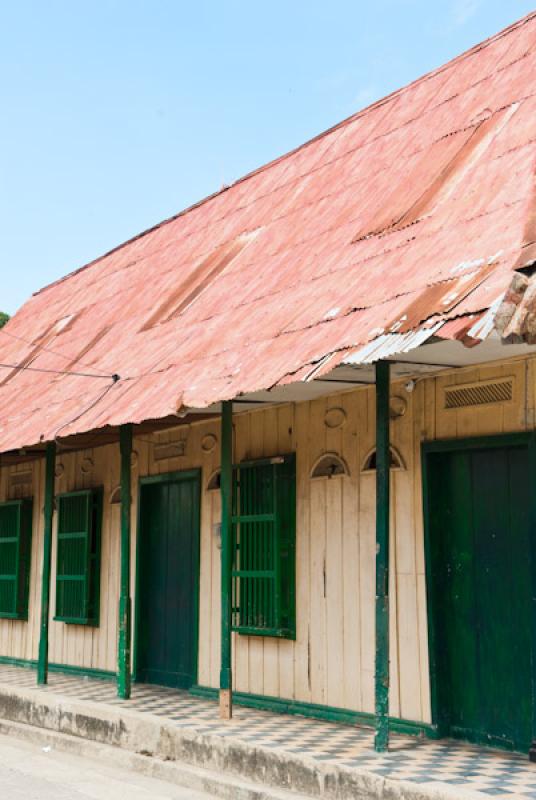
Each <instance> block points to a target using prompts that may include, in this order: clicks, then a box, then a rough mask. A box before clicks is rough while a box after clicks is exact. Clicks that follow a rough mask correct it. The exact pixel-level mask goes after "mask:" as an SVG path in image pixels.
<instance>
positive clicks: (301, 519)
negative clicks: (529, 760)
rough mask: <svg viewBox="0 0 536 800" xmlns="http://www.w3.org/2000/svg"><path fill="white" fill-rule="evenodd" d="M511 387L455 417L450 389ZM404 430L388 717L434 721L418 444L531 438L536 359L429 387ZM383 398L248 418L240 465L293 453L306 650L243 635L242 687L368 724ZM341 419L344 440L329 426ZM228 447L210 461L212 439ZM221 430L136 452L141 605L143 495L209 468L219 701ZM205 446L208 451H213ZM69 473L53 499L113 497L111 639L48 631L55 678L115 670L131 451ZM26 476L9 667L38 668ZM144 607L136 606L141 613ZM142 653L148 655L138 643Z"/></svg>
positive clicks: (345, 398)
mask: <svg viewBox="0 0 536 800" xmlns="http://www.w3.org/2000/svg"><path fill="white" fill-rule="evenodd" d="M509 376H513V377H514V379H515V380H514V400H513V402H511V403H507V404H504V405H490V406H480V407H473V408H466V409H463V408H462V409H454V410H453V409H449V410H446V409H444V402H443V389H444V387H445V386H447V385H452V384H453V383H460V384H462V383H469V382H472V381H477V380H487V379H491V378H502V377H509ZM392 394H397V395H400V396H401V397H404V399H405V400H406V401H407V411H406V413H405V414H404V416H403V417H400V418H398V419H396V420H394V421H393V422H392V424H391V441H392V444H393V446H394V447H395V448H396V449H397V450H398V451H399V452H400V454H401V456H402V458H403V459H404V461H405V464H406V467H407V469H406V470H405V471H396V472H392V473H391V531H390V548H391V570H390V576H389V592H390V622H391V624H390V653H391V687H390V698H389V704H390V714H391V715H392V716H394V717H403V718H406V719H412V720H418V721H423V722H429V721H430V696H429V695H430V693H429V680H428V640H427V619H426V591H425V579H424V573H425V570H424V544H423V518H422V487H421V463H420V445H421V442H422V441H425V440H430V439H434V438H438V439H439V438H448V437H459V438H460V437H465V436H478V435H485V434H491V433H503V432H510V431H521V430H527V429H534V427H535V425H536V410H535V409H536V359H525V360H522V359H520V360H512V361H510V362H504V363H501V364H490V365H488V366H483V367H474V368H470V369H465V370H458V371H456V372H451V373H445V374H443V375H441V376H440V377H436V378H428V379H426V380H420V381H418V382H417V384H416V387H415V391H414V392H413V393H412V394H407V393H406V392H405V390H404V387H403V384H400V383H398V384H397V383H393V386H392ZM374 402H375V396H374V389H373V388H372V389H370V390H369V389H358V390H355V391H351V392H346V393H340V394H338V395H332V396H330V397H329V398H319V399H316V400H313V401H311V402H307V403H300V404H288V405H284V406H279V407H277V408H269V409H259V410H255V411H253V412H251V413H247V414H245V413H242V414H237V415H236V416H235V418H234V446H235V459H236V460H238V461H240V460H242V459H254V458H259V457H263V456H273V455H280V454H282V453H289V452H296V459H297V462H296V490H297V508H296V513H297V524H296V550H297V555H296V570H297V574H296V623H297V631H296V641H290V640H277V639H271V638H266V637H247V636H243V635H239V634H236V633H235V634H233V677H234V688H235V689H236V690H237V691H240V692H251V693H254V694H265V695H270V696H275V697H281V698H286V699H295V700H298V701H303V702H312V703H320V704H326V705H330V706H336V707H339V708H347V709H351V710H357V711H368V712H373V711H374V596H375V591H374V564H375V557H376V553H375V508H374V502H375V491H374V490H375V473H366V474H361V472H360V468H361V465H362V464H363V462H364V460H365V458H366V456H367V454H368V453H369V452H370V450H371V449H372V448H373V447H374V444H375V427H374ZM331 408H341V409H342V410H343V411H344V415H345V421H344V423H343V424H342V425H341V426H340V427H336V428H329V427H326V425H325V423H324V418H325V414H326V411H327V410H328V409H331ZM207 434H212V435H213V436H215V437H217V443H216V445H215V447H214V448H212V449H210V448H209V444H207V440H206V439H205V437H206V436H207ZM219 436H220V425H219V421H218V420H215V421H214V422H203V423H199V424H194V425H191V426H190V427H189V428H186V427H183V428H182V429H179V427H177V428H176V429H174V430H170V431H167V432H162V433H159V434H155V435H153V436H151V437H149V436H144V437H143V438H142V439H140V438H136V437H135V438H134V445H133V447H134V457H133V468H132V501H133V502H132V517H131V523H132V531H133V534H132V536H133V539H132V549H131V564H132V591H133V595H134V589H135V585H136V581H135V569H136V564H135V557H136V519H137V504H138V480H139V478H140V477H142V476H145V475H157V474H162V473H166V472H170V471H173V470H181V469H192V468H195V467H201V468H202V475H203V477H202V493H201V576H200V597H199V613H200V620H199V623H200V627H199V676H198V680H199V683H200V684H201V685H204V686H212V687H215V688H217V687H218V685H219V670H220V550H219V549H218V537H217V535H216V531H217V525H218V523H219V521H220V507H221V506H220V492H219V491H217V490H216V491H206V486H207V482H208V480H209V478H210V476H211V475H212V473H213V472H214V470H216V469H217V468H218V467H219V458H220V451H219ZM183 437H186V450H185V455H184V456H180V457H174V458H168V459H162V460H158V461H156V460H155V459H154V457H153V446H152V445H151V443H150V442H151V441H154V442H156V443H158V444H166V443H173V442H176V441H177V440H178V439H182V438H183ZM203 442H204V447H203V446H202V443H203ZM330 451H334V452H337V453H338V454H339V455H341V456H342V457H343V458H344V460H345V462H346V463H347V465H348V468H349V471H350V476H349V477H343V478H340V477H335V478H333V479H330V480H328V479H316V480H311V479H310V477H309V475H310V471H311V469H312V467H313V465H314V464H315V462H316V460H317V459H318V458H319V456H321V455H322V453H324V452H330ZM57 461H58V464H61V465H62V466H63V473H62V474H61V475H58V477H56V492H58V493H59V492H69V491H73V490H75V489H84V488H91V487H97V486H103V487H104V516H103V527H102V553H101V559H102V561H101V563H102V567H101V612H100V626H99V627H98V628H90V627H85V626H78V625H65V624H63V623H61V622H55V621H53V620H52V618H51V621H50V651H49V657H50V662H51V663H59V664H69V665H75V666H80V667H86V668H95V669H99V670H110V671H115V669H116V664H117V605H118V599H119V578H120V575H119V566H120V505H119V504H111V503H110V497H111V494H112V492H113V490H114V489H116V488H117V487H118V486H119V483H120V458H119V444H116V445H109V446H105V447H99V448H95V449H89V450H84V451H80V452H76V453H72V452H68V453H59V454H58V458H57ZM29 469H30V466H29V465H27V464H24V465H19V466H17V467H2V468H1V469H0V502H1V501H3V500H8V499H14V498H17V497H21V496H25V495H26V496H31V495H32V494H33V497H34V505H33V518H34V527H33V537H32V561H31V584H30V597H29V621H28V622H24V621H17V620H0V656H8V657H11V658H20V659H36V658H37V649H38V642H39V615H40V592H41V583H40V574H39V573H40V569H41V564H42V547H43V514H42V510H43V500H44V495H43V490H44V461H36V462H34V464H33V467H32V476H31V483H30V484H29V485H25V484H20V483H18V484H17V485H16V486H15V485H12V483H11V476H12V475H14V474H16V473H17V472H24V471H26V472H27V471H28V470H29ZM55 560H56V519H54V535H53V551H52V580H51V598H50V601H51V602H50V608H51V617H52V615H53V613H54V608H55ZM133 602H134V603H135V599H134V600H133ZM134 647H135V643H134Z"/></svg>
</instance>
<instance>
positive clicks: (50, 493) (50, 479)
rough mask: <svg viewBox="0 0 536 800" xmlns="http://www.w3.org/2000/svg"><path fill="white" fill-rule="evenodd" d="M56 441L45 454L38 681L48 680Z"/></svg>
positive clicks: (40, 682) (42, 682)
mask: <svg viewBox="0 0 536 800" xmlns="http://www.w3.org/2000/svg"><path fill="white" fill-rule="evenodd" d="M55 471H56V443H55V442H48V444H47V446H46V455H45V507H44V512H43V516H44V533H43V570H42V577H41V630H40V636H39V655H38V662H37V683H39V684H45V683H47V681H48V618H49V609H50V566H51V560H52V519H53V516H54V479H55Z"/></svg>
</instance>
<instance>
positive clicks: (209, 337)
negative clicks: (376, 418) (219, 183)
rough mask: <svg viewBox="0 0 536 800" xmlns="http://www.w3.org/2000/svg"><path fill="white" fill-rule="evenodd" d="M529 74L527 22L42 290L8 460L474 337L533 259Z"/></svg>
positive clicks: (24, 323) (3, 421)
mask: <svg viewBox="0 0 536 800" xmlns="http://www.w3.org/2000/svg"><path fill="white" fill-rule="evenodd" d="M535 75H536V14H531V15H530V16H528V17H526V18H525V19H523V20H521V21H520V22H518V23H516V24H515V25H513V26H511V27H510V28H508V29H507V30H505V31H503V32H502V33H500V34H498V35H497V36H495V37H493V38H492V39H490V40H488V41H486V42H484V43H482V44H481V45H479V46H477V47H475V48H473V49H472V50H470V51H468V52H467V53H465V54H463V55H462V56H460V57H458V58H456V59H455V60H454V61H451V62H450V63H448V64H446V65H445V66H444V67H441V68H440V69H438V70H436V71H435V72H433V73H431V74H429V75H426V76H424V77H423V78H421V79H420V80H417V81H415V82H414V83H412V84H411V85H409V86H407V87H406V88H404V89H402V90H400V91H398V92H395V93H394V94H392V95H390V96H389V97H387V98H385V99H384V100H381V101H379V102H377V103H375V104H374V105H372V106H370V107H369V108H366V109H364V110H363V111H361V112H359V113H358V114H356V115H355V116H353V117H351V118H350V119H348V120H345V121H344V122H342V123H341V124H340V125H338V126H336V127H335V128H333V129H331V130H330V131H327V132H326V133H324V134H322V135H320V136H318V137H317V138H315V139H313V140H312V141H310V142H308V143H307V144H305V145H303V146H302V147H300V148H298V149H297V150H295V151H293V152H292V153H289V154H288V155H286V156H283V157H282V158H279V159H278V160H276V161H274V162H272V163H271V164H268V165H267V166H265V167H263V168H261V169H259V170H257V171H256V172H254V173H252V174H250V175H248V176H246V177H245V178H243V179H241V180H240V181H237V182H236V183H235V184H233V185H232V186H231V187H229V188H227V189H224V190H222V191H221V192H219V193H217V194H215V195H213V196H212V197H210V198H207V199H206V200H204V201H202V202H200V203H199V204H197V205H196V206H194V207H192V208H190V209H187V210H186V211H183V212H182V213H180V214H179V215H177V216H176V217H174V218H172V219H170V220H167V221H166V222H163V223H162V224H161V225H158V226H157V227H155V228H153V229H151V230H149V231H147V232H145V233H143V234H141V235H140V236H138V237H137V238H135V239H133V240H131V241H129V242H127V243H125V244H123V245H121V246H120V247H118V248H116V249H115V250H113V251H112V252H110V253H108V254H107V255H105V256H103V257H102V258H100V259H98V260H96V261H94V262H92V263H91V264H89V265H87V266H86V267H83V268H82V269H80V270H78V271H77V272H74V273H72V274H71V275H69V276H67V277H66V278H64V279H63V280H60V281H58V282H56V283H55V284H52V285H51V286H48V287H46V288H45V289H43V290H42V291H40V292H38V293H37V294H36V295H34V296H33V297H32V298H31V299H30V300H29V301H28V302H27V303H26V304H25V305H24V306H23V308H22V309H21V310H20V311H19V312H18V313H17V314H16V315H15V317H14V318H13V319H12V320H11V321H10V322H9V323H8V325H7V327H6V328H4V329H3V332H2V331H0V363H2V364H6V365H10V364H11V365H18V366H20V367H23V368H18V369H10V368H7V367H3V368H2V369H1V370H0V386H1V393H0V450H1V451H7V450H11V449H14V448H17V447H21V446H25V445H32V444H34V443H37V442H39V441H45V440H51V439H52V438H53V437H54V436H55V435H57V434H58V432H60V433H61V435H66V434H73V433H77V432H83V431H87V430H92V429H95V428H99V427H102V426H106V425H117V424H122V423H125V422H141V421H143V420H146V419H154V418H161V417H166V416H168V415H169V414H170V413H175V412H176V411H177V410H179V409H180V408H181V407H183V406H186V407H192V408H204V407H206V406H208V405H210V404H211V403H213V402H215V401H218V400H222V399H228V398H233V397H236V396H238V395H240V394H241V393H245V392H252V391H257V390H261V389H266V388H269V387H273V386H276V385H278V384H287V383H289V382H292V381H293V380H301V379H302V378H303V377H304V375H307V374H309V373H310V372H311V370H313V369H314V368H315V365H322V364H326V365H327V364H329V368H332V366H333V365H334V364H335V363H338V362H340V361H341V360H343V359H344V357H345V355H349V356H350V357H351V354H352V353H354V354H355V352H356V351H358V352H359V351H363V348H369V352H371V353H374V352H375V351H374V343H375V340H378V341H380V340H381V337H385V336H386V335H389V334H392V333H399V334H404V335H406V336H409V337H411V336H412V335H413V332H417V333H418V332H419V331H422V330H424V331H426V330H427V329H430V330H432V329H433V330H434V331H435V332H436V334H437V335H442V332H443V335H445V336H451V337H457V338H463V337H465V336H467V335H468V331H469V329H470V328H471V325H472V324H473V323H474V320H475V319H479V318H480V317H482V315H483V314H485V313H486V312H488V310H489V309H494V308H497V303H498V301H500V299H501V297H503V295H504V294H505V292H506V291H507V289H508V287H509V286H510V284H511V282H512V277H513V271H514V270H515V269H516V268H518V267H520V266H521V267H522V266H524V265H525V264H526V263H528V262H530V261H534V258H535V250H534V247H535V245H534V243H535V241H536V230H535V228H536V223H535V219H536V201H535V182H534V177H535V157H536V82H535V81H534V76H535ZM471 315H472V316H471ZM464 318H467V319H468V320H470V321H471V324H469V322H467V321H465V319H464ZM460 320H462V322H460ZM484 327H486V326H485V325H484ZM521 327H522V326H518V328H519V329H521ZM471 330H473V328H471ZM469 333H470V331H469ZM473 338H474V336H473ZM469 339H471V336H469ZM419 341H420V340H419ZM471 343H473V339H471ZM329 357H331V361H330V358H329ZM326 368H327V367H326ZM35 370H54V372H46V371H42V372H41V371H35ZM55 371H64V372H68V373H71V372H76V373H83V374H81V375H73V374H56V372H55ZM85 374H91V375H95V376H96V377H94V378H88V377H86V376H85ZM115 374H118V375H119V376H120V380H118V381H115V382H113V381H112V378H111V376H112V375H115ZM97 376H103V377H97Z"/></svg>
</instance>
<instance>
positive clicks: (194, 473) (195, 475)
mask: <svg viewBox="0 0 536 800" xmlns="http://www.w3.org/2000/svg"><path fill="white" fill-rule="evenodd" d="M201 478H202V475H201V469H199V468H195V469H185V470H182V471H181V470H175V471H174V472H165V473H162V474H160V475H146V476H144V477H141V478H140V479H139V481H138V511H137V515H136V579H135V585H136V590H135V595H134V609H133V625H132V630H133V634H134V636H133V642H132V670H131V681H132V682H133V683H137V682H138V638H139V625H140V599H141V598H140V569H139V563H140V536H139V532H140V519H141V487H142V486H144V485H146V484H151V483H170V482H174V481H194V482H195V486H196V506H197V516H196V537H195V547H196V553H195V565H196V571H195V575H194V619H195V628H194V632H193V642H192V647H193V648H194V653H195V665H194V667H195V669H194V671H195V674H194V681H197V676H198V673H199V593H200V591H201V588H200V587H201Z"/></svg>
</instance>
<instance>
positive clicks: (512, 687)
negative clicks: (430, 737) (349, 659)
mask: <svg viewBox="0 0 536 800" xmlns="http://www.w3.org/2000/svg"><path fill="white" fill-rule="evenodd" d="M428 459H429V462H428V463H429V471H428V481H429V512H430V514H429V519H430V556H431V574H430V572H429V579H430V580H431V589H432V592H431V597H432V613H433V617H434V622H435V626H434V627H435V630H434V641H435V648H434V649H435V672H436V675H435V691H436V705H437V713H438V717H439V720H438V721H439V722H440V725H441V727H442V728H443V730H444V731H445V733H446V734H448V735H451V736H457V737H460V738H464V739H468V740H471V741H478V742H484V743H488V744H491V745H495V746H501V747H508V748H513V749H516V750H522V751H526V750H527V749H528V747H529V745H530V741H531V714H532V677H531V676H532V646H531V605H532V586H531V554H530V549H531V547H530V546H531V542H530V519H529V504H530V490H529V459H528V449H527V448H526V447H524V446H511V447H491V448H485V449H484V448H483V449H482V450H478V449H475V450H465V451H454V452H438V453H432V454H429V456H428Z"/></svg>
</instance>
